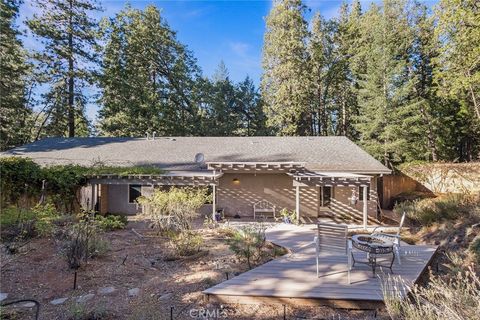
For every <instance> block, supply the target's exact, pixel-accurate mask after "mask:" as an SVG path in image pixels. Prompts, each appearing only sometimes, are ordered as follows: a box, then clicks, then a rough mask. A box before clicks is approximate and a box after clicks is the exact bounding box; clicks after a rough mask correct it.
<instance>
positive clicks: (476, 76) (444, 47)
mask: <svg viewBox="0 0 480 320" xmlns="http://www.w3.org/2000/svg"><path fill="white" fill-rule="evenodd" d="M436 18H437V19H438V21H437V26H436V30H435V33H436V35H437V37H438V38H439V44H440V48H439V56H438V58H437V59H436V63H437V64H438V66H439V68H438V69H437V72H436V74H435V76H436V81H437V83H438V84H439V86H440V89H441V92H442V93H443V94H444V95H446V96H454V97H455V98H457V99H464V101H465V102H467V104H468V106H469V107H470V110H471V112H472V114H473V115H474V116H475V117H476V118H477V119H478V120H479V121H480V58H479V57H480V45H479V44H480V5H479V3H478V1H476V0H441V1H440V4H439V5H438V6H437V9H436Z"/></svg>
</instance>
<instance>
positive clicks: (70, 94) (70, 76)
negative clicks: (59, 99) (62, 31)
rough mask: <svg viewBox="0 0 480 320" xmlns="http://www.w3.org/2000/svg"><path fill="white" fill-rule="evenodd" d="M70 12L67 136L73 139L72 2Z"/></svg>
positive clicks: (70, 2)
mask: <svg viewBox="0 0 480 320" xmlns="http://www.w3.org/2000/svg"><path fill="white" fill-rule="evenodd" d="M69 4H70V12H69V18H68V24H69V30H68V50H69V56H68V136H69V137H70V138H71V137H75V106H74V75H73V23H72V18H73V2H72V0H70V1H69Z"/></svg>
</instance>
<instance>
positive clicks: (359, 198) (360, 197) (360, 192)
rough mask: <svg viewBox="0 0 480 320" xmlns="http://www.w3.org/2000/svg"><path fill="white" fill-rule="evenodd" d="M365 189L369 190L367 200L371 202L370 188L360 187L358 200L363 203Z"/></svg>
mask: <svg viewBox="0 0 480 320" xmlns="http://www.w3.org/2000/svg"><path fill="white" fill-rule="evenodd" d="M363 188H367V200H370V187H362V186H360V187H358V200H360V201H363Z"/></svg>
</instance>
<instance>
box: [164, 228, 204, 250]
mask: <svg viewBox="0 0 480 320" xmlns="http://www.w3.org/2000/svg"><path fill="white" fill-rule="evenodd" d="M169 238H170V244H171V245H172V247H173V249H174V250H175V253H176V254H177V255H179V256H183V257H185V256H191V255H194V254H196V253H198V252H200V249H201V247H202V245H203V238H202V236H201V234H199V233H198V232H194V231H189V230H188V231H183V232H180V233H177V234H171V235H170V237H169Z"/></svg>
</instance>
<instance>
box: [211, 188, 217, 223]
mask: <svg viewBox="0 0 480 320" xmlns="http://www.w3.org/2000/svg"><path fill="white" fill-rule="evenodd" d="M216 189H217V188H216V186H215V185H214V184H213V185H212V197H213V199H212V218H213V220H215V214H216V213H217V195H216V193H217V192H216Z"/></svg>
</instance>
